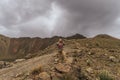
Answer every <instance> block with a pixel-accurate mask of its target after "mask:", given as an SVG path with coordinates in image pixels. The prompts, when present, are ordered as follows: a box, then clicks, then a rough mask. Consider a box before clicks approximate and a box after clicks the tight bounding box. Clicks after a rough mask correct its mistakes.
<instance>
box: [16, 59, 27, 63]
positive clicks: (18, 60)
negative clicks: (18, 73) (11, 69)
mask: <svg viewBox="0 0 120 80" xmlns="http://www.w3.org/2000/svg"><path fill="white" fill-rule="evenodd" d="M22 61H25V59H16V60H15V63H18V62H22Z"/></svg>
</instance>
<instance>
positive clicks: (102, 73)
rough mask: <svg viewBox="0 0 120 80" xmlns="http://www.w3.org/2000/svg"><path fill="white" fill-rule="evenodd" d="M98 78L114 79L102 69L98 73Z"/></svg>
mask: <svg viewBox="0 0 120 80" xmlns="http://www.w3.org/2000/svg"><path fill="white" fill-rule="evenodd" d="M99 78H100V80H114V79H113V77H112V76H111V75H110V74H109V72H107V71H102V72H101V73H100V74H99Z"/></svg>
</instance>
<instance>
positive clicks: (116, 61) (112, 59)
mask: <svg viewBox="0 0 120 80" xmlns="http://www.w3.org/2000/svg"><path fill="white" fill-rule="evenodd" d="M109 60H110V61H111V62H115V63H118V62H119V60H118V59H117V58H116V57H114V56H109Z"/></svg>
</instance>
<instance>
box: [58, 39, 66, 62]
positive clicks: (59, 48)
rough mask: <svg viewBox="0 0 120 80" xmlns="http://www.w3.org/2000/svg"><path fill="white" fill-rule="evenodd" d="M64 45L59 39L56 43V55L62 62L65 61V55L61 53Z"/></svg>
mask: <svg viewBox="0 0 120 80" xmlns="http://www.w3.org/2000/svg"><path fill="white" fill-rule="evenodd" d="M64 45H65V44H64V41H63V40H62V39H61V38H60V39H59V40H58V42H57V48H58V53H59V54H58V55H60V56H61V58H62V59H63V60H65V59H66V54H65V52H64V51H63V48H64Z"/></svg>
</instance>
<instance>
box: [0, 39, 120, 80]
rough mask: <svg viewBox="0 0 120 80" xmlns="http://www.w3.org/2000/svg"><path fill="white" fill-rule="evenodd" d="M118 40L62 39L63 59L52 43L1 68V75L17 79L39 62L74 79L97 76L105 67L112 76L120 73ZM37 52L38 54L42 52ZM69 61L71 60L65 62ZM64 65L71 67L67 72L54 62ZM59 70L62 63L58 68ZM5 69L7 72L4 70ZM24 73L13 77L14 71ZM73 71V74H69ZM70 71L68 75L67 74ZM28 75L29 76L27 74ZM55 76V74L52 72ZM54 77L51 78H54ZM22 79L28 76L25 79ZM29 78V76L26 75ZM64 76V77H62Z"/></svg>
mask: <svg viewBox="0 0 120 80" xmlns="http://www.w3.org/2000/svg"><path fill="white" fill-rule="evenodd" d="M119 43H120V40H118V39H107V38H89V39H72V40H67V39H65V44H66V45H65V47H64V52H65V53H66V55H67V60H68V61H66V62H57V63H56V60H57V59H59V57H57V49H56V45H55V44H53V45H51V46H49V47H48V48H46V49H44V50H43V51H42V52H38V53H37V54H38V56H36V57H34V58H31V59H28V60H25V61H23V62H20V63H17V64H13V67H11V68H5V69H1V70H0V79H3V80H6V79H7V80H11V79H12V80H20V78H22V77H23V76H25V75H26V74H27V73H30V72H31V71H32V70H33V68H36V67H39V65H40V66H42V67H43V68H44V69H45V70H44V71H45V72H47V73H49V74H50V76H51V74H52V73H56V74H59V75H60V76H62V77H64V75H65V76H67V77H70V78H71V77H73V78H74V79H73V80H99V74H100V73H102V72H103V71H107V72H108V74H110V75H111V76H112V77H114V78H115V80H119V77H120V49H119V47H120V44H119ZM41 53H42V55H40V56H39V54H41ZM68 62H71V63H68ZM62 64H63V65H64V66H65V67H66V65H67V67H68V68H69V67H70V68H71V69H70V71H69V70H68V71H67V72H66V73H61V72H59V71H56V65H60V66H61V65H62ZM51 69H52V70H51ZM58 69H59V70H60V71H66V70H64V67H62V68H59V67H58ZM6 72H7V73H6ZM20 73H22V74H23V73H24V74H23V75H22V76H18V77H15V76H16V75H17V74H20ZM71 74H72V76H71ZM69 75H70V76H69ZM29 76H31V75H30V74H29ZM54 77H57V76H54ZM54 77H53V78H54ZM24 80H27V78H26V79H24ZM28 80H29V79H28ZM62 80H63V79H62Z"/></svg>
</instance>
